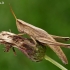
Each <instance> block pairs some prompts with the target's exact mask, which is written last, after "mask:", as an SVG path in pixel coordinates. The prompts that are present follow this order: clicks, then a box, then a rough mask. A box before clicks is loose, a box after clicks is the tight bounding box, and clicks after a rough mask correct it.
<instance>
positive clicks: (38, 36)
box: [10, 7, 70, 64]
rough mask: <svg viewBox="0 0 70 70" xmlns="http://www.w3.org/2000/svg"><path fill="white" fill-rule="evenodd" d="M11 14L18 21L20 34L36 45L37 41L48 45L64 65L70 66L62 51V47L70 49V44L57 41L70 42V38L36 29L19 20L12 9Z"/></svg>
mask: <svg viewBox="0 0 70 70" xmlns="http://www.w3.org/2000/svg"><path fill="white" fill-rule="evenodd" d="M10 8H11V7H10ZM11 12H12V14H13V15H14V17H15V19H16V25H17V29H18V31H19V32H21V33H25V34H27V35H29V36H30V37H31V38H32V39H33V41H34V42H35V43H36V40H37V41H39V42H40V43H43V44H44V45H48V46H49V47H50V48H51V49H52V50H53V51H54V52H55V53H56V54H57V56H58V57H59V58H60V59H61V60H62V62H63V63H64V64H68V61H67V58H66V56H65V54H64V53H63V51H62V49H61V48H60V46H62V47H66V48H70V44H64V43H60V42H57V41H56V40H55V39H62V40H69V39H70V37H60V36H54V35H50V34H48V33H47V32H46V31H45V30H43V29H41V28H38V27H35V26H33V25H31V24H29V23H26V22H25V21H22V20H20V19H17V18H16V16H15V14H14V12H13V10H12V8H11Z"/></svg>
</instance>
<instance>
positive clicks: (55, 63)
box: [44, 55, 68, 70]
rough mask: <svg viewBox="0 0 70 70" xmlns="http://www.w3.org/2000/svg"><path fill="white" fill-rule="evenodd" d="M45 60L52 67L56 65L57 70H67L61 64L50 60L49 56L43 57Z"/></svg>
mask: <svg viewBox="0 0 70 70" xmlns="http://www.w3.org/2000/svg"><path fill="white" fill-rule="evenodd" d="M44 58H45V59H46V60H48V61H49V62H51V63H53V64H54V65H56V66H57V67H58V68H60V69H61V70H68V69H66V68H65V67H63V66H62V65H61V64H59V63H58V62H56V61H55V60H53V59H52V58H50V57H49V56H47V55H45V57H44Z"/></svg>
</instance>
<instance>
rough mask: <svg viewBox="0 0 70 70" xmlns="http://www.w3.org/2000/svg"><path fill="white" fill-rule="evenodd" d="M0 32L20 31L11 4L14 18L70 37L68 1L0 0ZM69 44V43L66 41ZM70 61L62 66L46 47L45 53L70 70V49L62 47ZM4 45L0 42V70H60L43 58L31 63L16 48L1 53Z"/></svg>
mask: <svg viewBox="0 0 70 70" xmlns="http://www.w3.org/2000/svg"><path fill="white" fill-rule="evenodd" d="M2 1H3V2H4V4H0V32H1V31H9V29H11V32H13V33H19V32H18V30H17V27H16V23H15V19H14V17H13V15H12V14H11V12H10V8H9V5H8V4H9V3H10V4H11V6H12V8H13V10H14V12H15V14H16V16H17V18H20V19H22V20H24V21H26V22H28V23H30V24H32V25H35V26H37V27H40V28H42V29H44V30H46V31H47V32H48V33H50V34H53V35H60V36H70V0H0V3H1V2H2ZM69 43H70V42H69ZM62 49H63V51H64V53H65V54H66V56H67V58H68V61H69V64H68V65H64V64H62V62H61V61H60V60H59V58H58V57H57V56H56V54H55V53H54V52H53V51H52V50H50V49H49V48H47V50H46V54H47V55H48V56H50V57H51V58H53V59H54V60H56V61H57V62H59V63H61V64H62V65H64V66H65V67H66V68H68V69H69V70H70V49H66V48H62ZM3 51H4V45H0V70H59V68H57V67H56V66H54V65H53V64H52V63H50V62H48V61H46V60H43V61H41V62H38V63H36V62H32V61H31V60H30V59H28V58H27V57H26V56H25V55H24V54H23V53H22V52H20V51H19V50H18V49H16V52H17V56H15V55H14V54H13V52H12V50H11V51H10V52H9V53H4V52H3Z"/></svg>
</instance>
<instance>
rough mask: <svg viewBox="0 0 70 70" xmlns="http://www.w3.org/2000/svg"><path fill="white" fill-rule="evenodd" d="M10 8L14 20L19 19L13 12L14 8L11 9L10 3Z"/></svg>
mask: <svg viewBox="0 0 70 70" xmlns="http://www.w3.org/2000/svg"><path fill="white" fill-rule="evenodd" d="M9 6H10V10H11V12H12V14H13V16H14V18H15V19H17V17H16V15H15V14H14V12H13V10H12V7H11V5H10V3H9Z"/></svg>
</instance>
